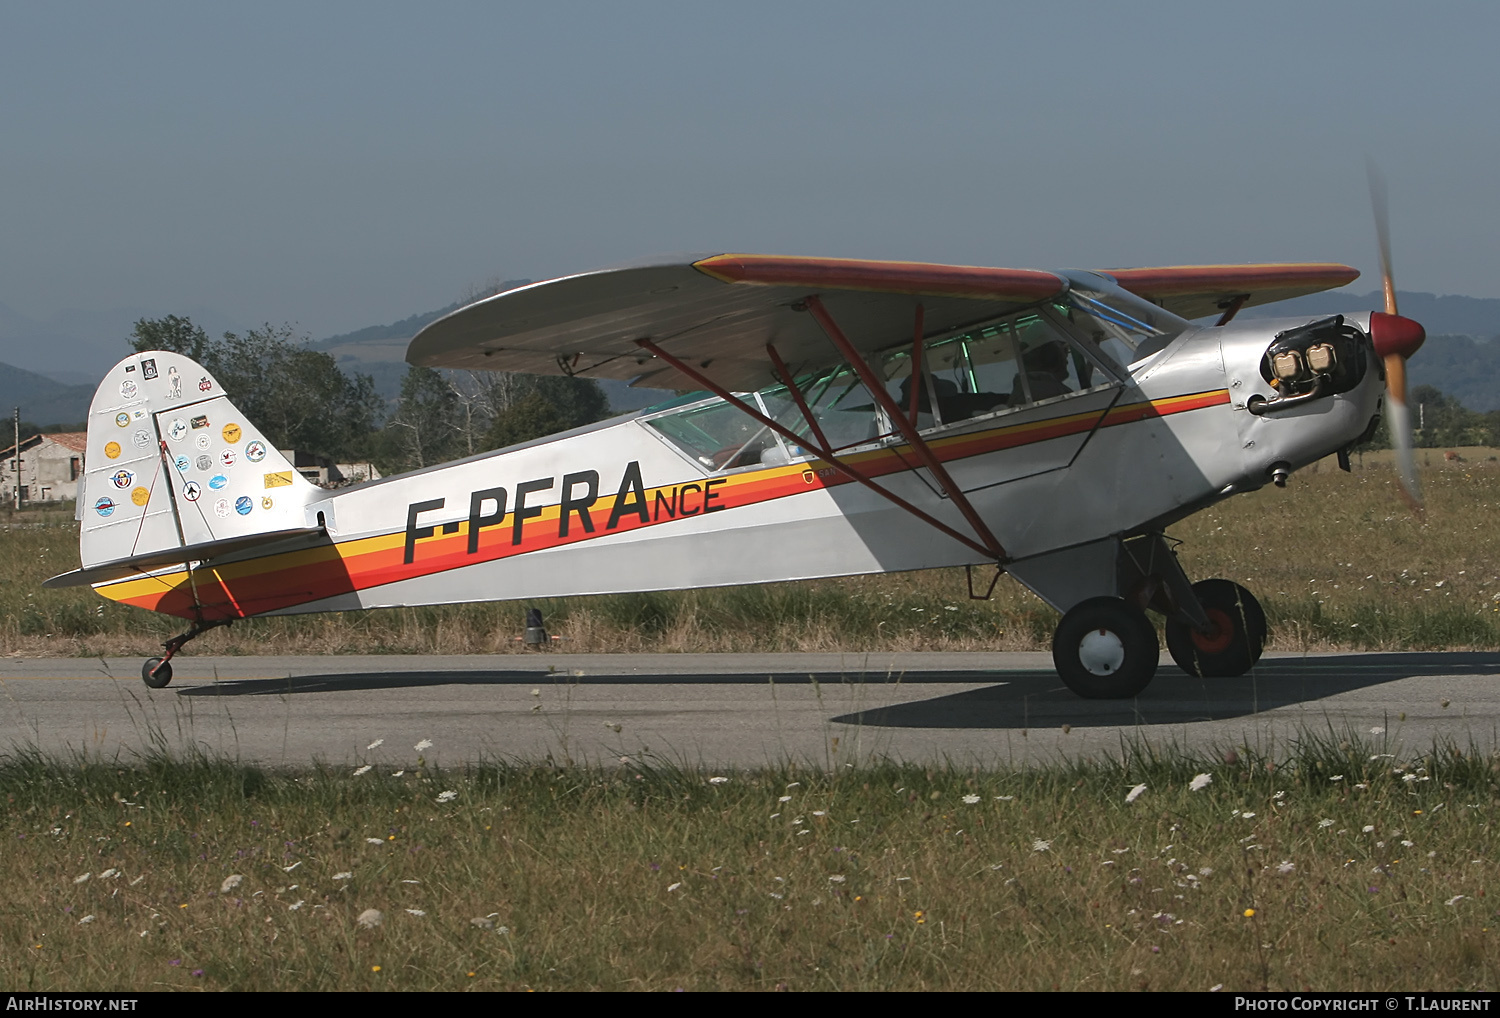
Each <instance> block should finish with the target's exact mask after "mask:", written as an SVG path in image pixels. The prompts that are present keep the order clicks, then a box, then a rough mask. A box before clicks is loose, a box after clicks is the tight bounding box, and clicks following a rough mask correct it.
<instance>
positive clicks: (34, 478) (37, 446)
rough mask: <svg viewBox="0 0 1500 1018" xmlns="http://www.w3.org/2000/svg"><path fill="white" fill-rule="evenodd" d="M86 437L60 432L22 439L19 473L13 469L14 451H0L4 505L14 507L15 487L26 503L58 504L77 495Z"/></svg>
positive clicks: (12, 448)
mask: <svg viewBox="0 0 1500 1018" xmlns="http://www.w3.org/2000/svg"><path fill="white" fill-rule="evenodd" d="M87 447H88V434H87V433H86V432H83V431H63V432H59V433H57V434H53V435H32V436H31V437H30V438H23V439H21V455H20V471H19V475H18V473H17V470H16V458H17V457H16V448H15V446H11V447H10V448H8V449H5V450H3V451H0V488H3V491H0V495H3V498H4V501H5V504H6V505H8V506H14V505H15V504H16V497H17V493H16V486H17V485H18V484H19V486H20V489H21V491H20V500H21V501H22V502H23V503H25V502H61V501H63V500H65V499H70V498H73V497H75V496H76V495H77V493H78V478H80V477H82V476H83V451H84V449H86V448H87Z"/></svg>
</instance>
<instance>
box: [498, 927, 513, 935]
mask: <svg viewBox="0 0 1500 1018" xmlns="http://www.w3.org/2000/svg"><path fill="white" fill-rule="evenodd" d="M495 932H496V933H498V934H500V935H501V936H502V937H505V936H509V935H510V927H509V926H496V927H495Z"/></svg>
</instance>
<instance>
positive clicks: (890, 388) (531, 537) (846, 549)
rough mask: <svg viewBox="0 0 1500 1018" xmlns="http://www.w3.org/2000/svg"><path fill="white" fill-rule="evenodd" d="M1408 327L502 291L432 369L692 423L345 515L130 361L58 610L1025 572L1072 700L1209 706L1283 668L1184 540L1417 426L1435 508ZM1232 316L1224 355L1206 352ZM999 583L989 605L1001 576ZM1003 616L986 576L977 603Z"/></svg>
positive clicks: (248, 427)
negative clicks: (77, 592) (618, 394)
mask: <svg viewBox="0 0 1500 1018" xmlns="http://www.w3.org/2000/svg"><path fill="white" fill-rule="evenodd" d="M1377 225H1378V232H1379V236H1380V240H1381V264H1382V274H1383V277H1384V286H1385V310H1384V311H1383V312H1359V313H1353V314H1347V315H1334V316H1331V317H1325V318H1321V319H1317V320H1312V319H1309V318H1308V317H1307V316H1305V315H1304V316H1300V317H1290V318H1282V319H1270V320H1255V321H1245V320H1236V314H1237V313H1238V312H1239V311H1240V310H1241V309H1243V308H1246V307H1251V306H1256V305H1262V304H1267V303H1271V302H1274V301H1278V300H1282V299H1285V298H1288V297H1293V296H1297V295H1300V294H1307V293H1314V292H1318V291H1321V290H1325V289H1330V288H1333V287H1338V286H1343V285H1345V284H1347V283H1350V282H1352V281H1353V280H1354V279H1355V278H1357V277H1358V275H1359V273H1358V272H1357V271H1356V270H1355V269H1352V268H1350V267H1348V266H1345V265H1338V264H1271V265H1206V266H1202V265H1200V266H1178V267H1165V268H1129V269H1114V270H1108V271H1083V270H1067V271H1055V272H1050V271H1039V270H1031V269H1006V268H986V267H975V266H954V265H939V264H928V263H916V262H878V261H863V260H850V259H831V258H808V257H780V256H763V255H740V254H719V255H709V256H704V257H692V258H686V259H681V258H679V259H667V260H657V261H650V262H643V263H638V264H633V265H627V266H624V267H616V268H611V269H606V270H601V271H594V272H585V273H581V274H577V275H571V276H565V277H562V278H559V279H553V280H548V281H546V282H541V283H536V284H533V285H529V286H524V287H521V288H519V289H514V290H510V291H507V292H504V293H501V294H498V295H495V296H492V297H488V298H485V299H483V300H479V301H477V302H475V303H472V304H470V305H468V306H466V307H463V308H460V309H459V310H457V311H454V312H452V313H451V314H449V315H447V316H446V317H444V318H441V319H439V320H437V321H435V322H433V323H432V324H430V325H428V326H427V327H426V328H424V329H423V330H422V331H421V332H420V333H419V334H418V335H417V336H415V337H414V338H413V339H412V341H411V344H410V346H409V349H408V352H407V360H408V361H409V362H410V363H412V364H415V365H422V366H428V367H434V368H456V369H474V370H483V371H517V372H529V373H545V372H560V373H563V374H567V375H576V376H580V377H586V378H618V379H627V380H630V381H631V382H633V383H634V384H637V385H644V386H648V387H651V388H657V389H672V390H677V391H679V392H684V393H687V394H686V395H681V396H679V397H677V398H675V399H672V400H669V401H667V402H664V403H661V404H658V405H656V406H653V407H650V408H647V409H645V410H643V411H640V412H637V413H632V414H627V415H625V416H621V417H616V418H613V419H611V420H606V421H602V422H600V423H597V424H592V425H588V426H586V427H583V428H578V429H575V430H573V431H569V432H565V433H563V434H559V435H554V436H551V437H549V438H544V439H539V440H536V441H532V442H526V443H523V444H521V445H516V446H513V447H511V448H507V449H500V450H496V451H494V452H487V453H483V454H481V455H477V456H471V457H469V458H467V459H462V460H458V461H456V462H453V463H448V464H445V465H442V466H437V467H432V468H428V469H424V470H417V471H415V472H412V473H407V474H402V475H399V476H395V477H390V478H386V479H382V480H378V481H374V482H371V483H366V484H361V485H356V486H354V487H350V488H346V489H342V490H326V489H323V488H320V487H317V486H315V485H313V484H311V483H310V482H308V481H307V480H305V479H304V478H303V477H302V476H301V475H300V474H299V473H298V472H297V471H296V469H295V468H294V467H293V465H292V464H291V463H290V462H288V461H287V460H286V458H285V457H284V456H283V455H282V454H281V453H280V452H278V451H277V450H276V449H275V448H274V447H273V445H272V444H271V443H270V442H269V441H267V439H266V437H265V435H264V434H263V433H262V432H261V431H259V430H258V429H257V427H256V426H255V424H254V422H252V421H249V420H246V419H245V417H244V415H243V414H241V413H240V412H239V410H237V409H236V407H235V405H234V403H233V395H232V394H229V393H225V392H223V391H222V390H221V388H220V385H219V383H218V381H217V380H216V379H215V378H214V377H213V376H212V375H211V374H210V373H209V372H208V371H206V370H205V369H204V368H203V367H202V366H200V365H198V364H196V363H194V362H193V361H192V360H190V359H189V358H187V357H185V356H183V355H181V354H178V353H173V352H170V351H156V352H148V353H137V354H132V355H131V356H129V357H126V358H125V359H123V360H121V361H120V363H119V364H117V365H116V366H115V367H114V368H113V369H112V370H111V371H110V373H109V374H108V376H107V377H106V378H105V379H104V381H103V382H102V383H101V385H100V386H99V389H98V391H97V392H96V394H95V396H94V400H93V403H92V406H91V407H90V410H89V419H88V421H89V422H88V448H87V456H86V470H85V471H84V474H83V477H82V478H81V481H80V488H79V493H78V500H77V516H78V518H79V520H80V524H81V526H80V554H81V562H82V567H81V568H80V569H78V570H75V571H73V572H71V573H66V574H63V575H62V576H58V577H54V578H52V579H51V580H48V581H47V585H48V586H52V587H58V586H68V585H81V584H85V583H86V584H90V585H92V586H93V587H94V589H95V590H96V591H98V593H99V594H101V595H102V596H104V597H106V598H109V599H111V600H114V601H117V602H120V603H123V604H129V605H135V606H137V607H141V608H146V609H149V610H152V611H157V612H165V613H167V614H170V615H175V616H179V617H182V618H184V619H187V620H190V622H191V626H190V628H188V629H187V630H186V631H185V632H183V633H182V634H180V635H178V636H175V637H173V638H172V639H170V640H168V641H167V642H166V643H165V644H164V645H163V646H164V653H163V654H162V655H161V656H159V657H153V658H151V659H149V660H148V661H146V662H145V664H144V665H143V666H142V678H143V680H144V681H145V683H146V684H147V685H148V686H150V687H152V688H161V687H164V686H166V685H167V683H168V682H170V680H171V676H172V666H171V660H172V658H173V656H174V655H175V654H176V653H178V652H179V651H180V650H181V649H182V647H183V646H184V645H185V644H186V643H188V642H189V641H191V640H192V639H194V638H196V637H197V636H198V635H200V634H201V633H203V632H205V631H207V630H209V629H212V628H215V627H217V626H222V625H228V624H230V623H232V622H234V621H236V620H238V619H244V618H251V617H257V616H263V615H282V614H297V613H304V612H327V611H351V610H355V609H366V608H380V607H392V606H410V605H426V604H451V603H460V602H474V601H493V600H516V599H526V598H540V597H564V596H574V595H588V594H606V593H619V592H626V591H642V590H670V589H689V588H697V587H707V586H719V585H732V584H749V583H765V582H769V581H781V580H798V579H810V578H815V577H832V576H843V575H854V574H865V573H878V572H893V571H899V570H914V569H926V568H933V567H947V566H964V567H967V568H968V569H969V585H970V594H971V596H976V597H978V596H988V595H989V594H990V593H991V592H992V591H993V590H994V586H995V581H996V580H998V578H999V576H1000V575H1001V574H1002V573H1009V574H1010V575H1011V576H1012V577H1014V578H1015V579H1016V580H1017V581H1019V582H1020V583H1021V584H1023V585H1024V586H1026V587H1027V588H1029V589H1030V590H1032V591H1033V592H1035V593H1036V594H1037V595H1038V596H1039V597H1040V598H1041V599H1042V600H1043V601H1045V602H1046V603H1047V604H1049V605H1051V606H1052V607H1053V608H1055V609H1056V610H1057V611H1058V612H1059V613H1060V614H1061V620H1060V621H1059V623H1058V625H1057V628H1056V631H1055V635H1054V638H1053V642H1052V655H1053V661H1054V663H1055V665H1056V668H1057V672H1058V675H1059V676H1060V678H1061V679H1062V681H1063V683H1064V684H1065V685H1066V686H1067V687H1068V688H1069V689H1071V690H1073V691H1074V692H1075V693H1077V694H1078V695H1080V696H1082V697H1086V698H1129V697H1133V696H1136V695H1137V694H1139V693H1140V692H1141V691H1142V690H1143V689H1145V687H1146V686H1147V684H1148V683H1149V682H1150V681H1151V678H1152V677H1153V675H1154V674H1155V672H1156V669H1157V664H1158V660H1159V658H1160V644H1159V642H1158V638H1157V635H1156V628H1155V626H1154V625H1153V623H1152V621H1151V619H1150V618H1149V617H1148V615H1147V612H1148V611H1150V612H1155V613H1158V614H1160V615H1162V616H1164V618H1165V624H1164V629H1165V635H1166V643H1167V650H1168V651H1169V653H1170V655H1171V658H1172V660H1173V661H1175V662H1176V663H1177V664H1178V665H1179V666H1180V667H1181V668H1183V669H1184V670H1185V671H1187V672H1189V673H1191V674H1193V675H1196V676H1202V677H1205V678H1229V677H1233V676H1238V675H1242V674H1244V673H1245V672H1247V671H1248V670H1249V669H1250V668H1251V667H1252V666H1253V665H1254V664H1255V662H1256V661H1257V660H1258V659H1259V657H1260V655H1261V652H1262V650H1263V648H1264V646H1265V641H1266V638H1267V631H1266V620H1265V615H1264V612H1263V611H1262V610H1261V607H1260V605H1259V604H1258V602H1257V601H1256V599H1255V597H1254V595H1253V594H1251V592H1250V591H1248V590H1246V589H1245V588H1244V587H1242V586H1240V585H1239V584H1237V583H1234V582H1232V581H1230V580H1227V579H1203V580H1199V581H1198V582H1196V583H1195V582H1192V581H1191V580H1190V579H1189V578H1188V576H1187V575H1186V574H1185V572H1184V571H1183V569H1182V567H1181V565H1180V564H1179V563H1178V560H1177V557H1176V555H1175V553H1174V552H1173V550H1172V547H1171V545H1170V543H1169V541H1168V538H1167V537H1166V533H1165V532H1166V530H1167V529H1168V528H1169V527H1171V526H1172V525H1173V524H1174V523H1176V522H1178V521H1180V520H1182V519H1184V518H1185V517H1187V516H1189V515H1191V514H1193V513H1195V512H1198V511H1199V510H1202V509H1204V508H1206V507H1207V506H1210V505H1213V504H1214V503H1216V502H1219V501H1221V500H1223V499H1227V498H1230V497H1231V496H1233V495H1235V494H1239V493H1242V492H1247V491H1253V490H1256V489H1258V488H1261V487H1263V486H1264V485H1266V484H1275V485H1285V484H1286V481H1287V478H1288V476H1289V475H1290V474H1291V473H1292V472H1293V471H1295V470H1297V469H1298V468H1299V467H1302V466H1305V465H1307V464H1309V463H1312V462H1314V461H1316V460H1319V459H1322V458H1323V457H1325V456H1328V455H1330V454H1337V456H1338V457H1339V462H1340V465H1341V466H1343V467H1344V468H1345V469H1348V450H1349V449H1350V448H1351V447H1352V446H1353V445H1355V444H1357V443H1358V442H1360V441H1361V440H1363V439H1366V438H1368V437H1369V435H1370V434H1371V433H1372V432H1373V431H1374V429H1375V427H1376V425H1377V423H1378V420H1379V413H1380V410H1381V405H1382V403H1384V404H1385V407H1386V409H1387V411H1388V413H1389V414H1390V418H1391V431H1392V434H1393V436H1394V439H1395V444H1396V447H1397V460H1398V463H1399V468H1400V469H1399V477H1400V481H1401V487H1402V490H1403V491H1404V492H1405V493H1406V495H1407V497H1408V498H1409V499H1410V500H1411V501H1412V503H1413V505H1414V506H1419V505H1420V492H1419V489H1418V486H1417V480H1416V473H1415V466H1414V461H1413V454H1412V449H1411V430H1410V420H1409V415H1408V414H1407V411H1406V391H1405V390H1406V382H1405V366H1406V359H1407V358H1408V357H1410V356H1411V355H1412V354H1413V353H1414V352H1415V351H1416V349H1417V348H1418V347H1419V346H1420V345H1421V343H1422V342H1423V339H1424V338H1425V332H1424V330H1423V328H1422V326H1421V325H1420V324H1418V323H1417V322H1415V321H1412V320H1411V319H1408V318H1404V317H1402V316H1401V315H1400V314H1399V313H1398V311H1397V308H1396V296H1395V289H1394V283H1393V281H1392V276H1391V272H1390V260H1389V244H1388V240H1387V234H1386V231H1385V228H1384V226H1383V215H1379V214H1378V215H1377ZM1213 315H1218V318H1217V321H1216V322H1215V323H1214V324H1212V325H1201V324H1193V323H1192V322H1191V321H1190V319H1199V318H1208V317H1211V316H1213ZM976 567H977V568H979V569H981V570H988V569H993V570H994V575H993V577H992V578H991V579H990V582H989V587H988V590H985V591H983V592H982V593H980V594H976V593H975V587H974V583H975V574H974V571H973V570H974V569H975V568H976ZM979 582H980V585H981V586H982V585H983V583H984V575H983V574H981V576H980V581H979Z"/></svg>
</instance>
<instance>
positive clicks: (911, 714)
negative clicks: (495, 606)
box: [177, 652, 1500, 728]
mask: <svg viewBox="0 0 1500 1018" xmlns="http://www.w3.org/2000/svg"><path fill="white" fill-rule="evenodd" d="M1492 674H1500V654H1495V653H1463V652H1458V653H1393V654H1348V655H1327V656H1319V657H1308V658H1273V659H1269V660H1266V661H1263V662H1262V663H1261V664H1260V665H1258V666H1257V667H1256V668H1255V669H1254V670H1253V671H1252V672H1251V673H1250V674H1249V675H1245V676H1242V677H1240V678H1237V679H1199V678H1194V677H1193V676H1190V675H1187V674H1186V673H1184V672H1182V671H1181V670H1179V669H1177V668H1174V667H1171V666H1163V667H1162V669H1161V670H1160V671H1159V672H1158V673H1157V675H1156V678H1155V679H1154V680H1153V681H1152V683H1151V685H1150V686H1149V687H1148V688H1147V689H1146V691H1145V693H1143V694H1142V695H1141V696H1139V697H1137V698H1136V699H1134V700H1081V699H1079V698H1078V697H1076V696H1074V695H1073V694H1072V693H1070V692H1069V691H1068V690H1067V689H1066V688H1065V687H1064V686H1063V685H1062V683H1061V681H1060V680H1059V679H1058V677H1057V675H1056V673H1054V672H1052V671H1044V670H1039V669H1030V670H1017V671H994V672H974V671H907V672H905V673H900V674H894V673H886V672H878V673H869V674H861V673H858V672H850V671H845V672H813V673H811V674H809V673H808V672H789V673H779V674H778V673H766V672H747V673H743V674H727V675H720V674H705V675H693V674H671V675H661V674H635V675H581V676H574V675H568V674H563V673H548V672H545V671H541V670H540V668H539V667H538V668H535V669H525V670H523V669H515V670H509V669H507V670H498V669H491V670H473V671H464V670H445V671H390V672H351V673H344V674H332V673H330V674H325V675H299V676H292V677H289V678H282V679H226V680H221V681H218V682H215V683H212V684H203V685H193V686H185V687H183V688H181V689H179V690H177V693H178V695H179V696H195V697H196V696H288V695H293V696H295V695H300V694H309V693H325V694H326V693H341V692H354V691H361V690H382V689H391V690H395V689H411V688H421V687H435V686H517V685H522V686H541V685H548V684H552V683H562V684H570V683H576V684H579V685H657V684H660V685H693V686H704V685H766V684H767V683H768V682H772V681H774V682H775V683H776V684H777V685H801V684H807V683H809V682H811V681H813V680H814V679H816V681H817V682H819V683H820V684H822V685H823V686H825V687H839V686H842V687H848V686H851V685H864V686H867V687H872V689H873V688H875V687H879V688H880V689H881V690H882V691H883V690H885V689H889V687H892V686H898V687H899V686H901V685H918V684H922V683H950V684H951V683H973V684H974V685H975V686H976V687H977V688H974V689H967V690H964V691H963V692H960V693H950V694H947V695H944V696H938V697H932V698H929V699H923V700H913V701H911V702H909V703H900V704H893V705H891V706H886V707H877V708H872V709H869V710H863V711H857V712H855V713H850V714H842V715H839V716H837V717H834V718H832V719H831V720H832V721H834V722H836V723H839V724H848V725H862V726H866V727H885V728H1037V727H1046V726H1048V725H1053V724H1064V723H1066V724H1071V725H1074V726H1079V727H1084V726H1119V725H1138V724H1146V725H1150V724H1172V723H1182V722H1187V721H1215V720H1225V719H1229V718H1236V717H1243V716H1246V715H1250V714H1255V713H1259V712H1262V711H1266V710H1271V709H1273V708H1276V707H1284V706H1287V705H1290V704H1297V703H1307V702H1309V701H1316V700H1320V699H1324V698H1326V697H1331V696H1336V695H1338V694H1341V693H1348V692H1354V691H1357V690H1361V689H1368V688H1370V687H1373V686H1379V685H1382V684H1384V683H1388V682H1395V681H1397V680H1399V679H1404V678H1410V677H1414V676H1423V675H1492Z"/></svg>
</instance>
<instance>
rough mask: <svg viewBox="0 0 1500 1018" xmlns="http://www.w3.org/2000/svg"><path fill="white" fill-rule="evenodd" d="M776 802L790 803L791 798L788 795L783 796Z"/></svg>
mask: <svg viewBox="0 0 1500 1018" xmlns="http://www.w3.org/2000/svg"><path fill="white" fill-rule="evenodd" d="M776 801H777V802H791V801H792V797H791V796H790V795H783V796H782V797H781V798H779V799H777V800H776Z"/></svg>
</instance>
